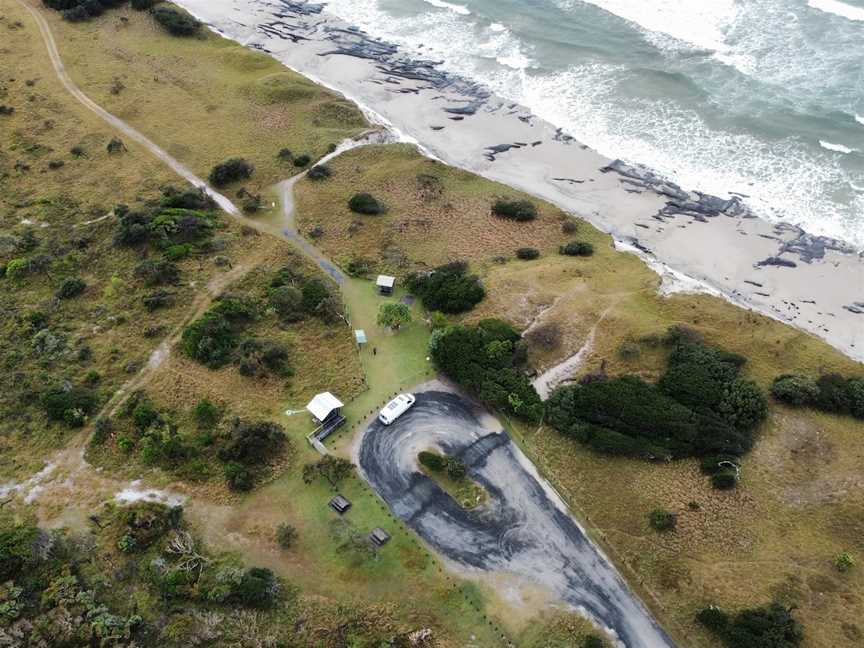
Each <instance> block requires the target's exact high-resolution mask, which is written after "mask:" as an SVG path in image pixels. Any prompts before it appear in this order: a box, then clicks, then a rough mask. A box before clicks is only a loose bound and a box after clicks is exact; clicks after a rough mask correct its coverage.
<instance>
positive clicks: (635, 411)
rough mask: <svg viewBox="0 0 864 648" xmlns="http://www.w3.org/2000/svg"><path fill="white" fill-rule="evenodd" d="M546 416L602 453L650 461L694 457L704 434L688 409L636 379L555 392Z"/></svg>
mask: <svg viewBox="0 0 864 648" xmlns="http://www.w3.org/2000/svg"><path fill="white" fill-rule="evenodd" d="M546 418H547V420H548V421H549V423H550V424H551V425H552V426H553V427H555V428H556V429H558V430H559V431H561V432H564V433H565V434H569V435H571V436H574V437H575V438H577V439H578V440H579V441H581V442H583V443H586V444H588V445H590V446H592V447H593V448H595V449H597V450H599V451H601V452H607V453H612V454H620V455H631V456H639V457H643V458H649V459H660V458H667V457H669V458H679V457H686V456H690V455H692V454H695V453H696V452H695V451H696V448H697V446H698V438H699V435H700V433H701V432H702V431H703V430H701V429H700V426H699V421H698V418H697V417H696V416H695V414H694V413H693V411H692V410H690V409H689V408H688V407H686V406H684V405H681V404H680V403H678V402H676V401H675V400H673V399H672V398H669V397H668V396H666V395H665V394H664V393H663V392H661V391H660V390H659V389H657V388H656V387H655V386H654V385H650V384H648V383H646V382H644V381H643V380H642V379H640V378H638V377H636V376H624V377H621V378H615V379H612V380H601V381H595V382H591V383H589V384H586V385H574V386H565V387H561V388H559V389H556V390H555V391H554V392H553V393H552V395H551V397H550V398H549V400H548V402H547V403H546Z"/></svg>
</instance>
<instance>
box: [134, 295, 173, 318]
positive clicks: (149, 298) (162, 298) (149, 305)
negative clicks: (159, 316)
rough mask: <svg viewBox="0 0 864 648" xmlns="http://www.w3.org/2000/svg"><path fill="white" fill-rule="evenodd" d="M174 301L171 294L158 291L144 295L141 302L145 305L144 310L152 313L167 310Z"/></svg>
mask: <svg viewBox="0 0 864 648" xmlns="http://www.w3.org/2000/svg"><path fill="white" fill-rule="evenodd" d="M173 299H174V296H173V295H172V294H171V293H169V292H167V291H165V290H157V291H156V292H152V293H150V294H148V295H144V296H143V297H142V298H141V302H142V303H143V304H144V308H146V309H147V310H148V311H150V312H151V313H152V312H154V311H157V310H159V309H160V308H167V307H168V306H170V305H171V303H172V301H173Z"/></svg>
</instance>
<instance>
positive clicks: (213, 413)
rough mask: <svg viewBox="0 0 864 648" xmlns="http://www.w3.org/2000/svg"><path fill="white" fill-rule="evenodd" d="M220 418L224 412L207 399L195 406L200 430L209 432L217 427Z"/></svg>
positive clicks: (196, 419)
mask: <svg viewBox="0 0 864 648" xmlns="http://www.w3.org/2000/svg"><path fill="white" fill-rule="evenodd" d="M220 418H222V411H221V410H220V409H219V407H217V406H216V405H214V404H213V403H211V402H210V401H209V400H207V399H206V398H202V399H201V400H200V401H198V403H197V404H196V405H195V421H196V422H197V423H198V427H199V428H201V429H203V430H209V429H211V428H213V427H215V426H216V424H217V423H218V422H219V419H220Z"/></svg>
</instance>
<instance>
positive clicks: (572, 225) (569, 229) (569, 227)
mask: <svg viewBox="0 0 864 648" xmlns="http://www.w3.org/2000/svg"><path fill="white" fill-rule="evenodd" d="M561 231H562V232H563V233H564V234H575V233H576V232H577V231H579V224H578V223H577V222H576V221H575V220H573V219H572V218H568V219H567V220H565V221H564V222H563V223H561Z"/></svg>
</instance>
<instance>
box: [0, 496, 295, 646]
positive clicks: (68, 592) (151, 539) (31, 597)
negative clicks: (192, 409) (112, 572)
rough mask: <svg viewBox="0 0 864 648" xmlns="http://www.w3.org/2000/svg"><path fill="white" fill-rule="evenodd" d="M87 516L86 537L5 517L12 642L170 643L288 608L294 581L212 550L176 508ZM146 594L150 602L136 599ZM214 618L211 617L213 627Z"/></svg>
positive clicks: (2, 562) (2, 566)
mask: <svg viewBox="0 0 864 648" xmlns="http://www.w3.org/2000/svg"><path fill="white" fill-rule="evenodd" d="M91 520H92V521H93V525H92V527H91V529H92V534H90V535H86V536H80V537H79V536H74V535H70V534H68V533H66V532H63V531H46V530H43V529H40V528H38V527H36V526H32V525H27V524H24V525H14V524H13V523H12V522H11V521H10V520H8V519H4V521H3V523H2V525H0V575H2V580H3V582H4V584H3V585H2V586H0V601H2V603H0V616H2V619H0V623H2V628H3V630H2V632H3V634H4V636H7V637H10V638H14V640H13V642H12V644H14V645H20V646H25V645H26V646H48V645H51V646H61V645H62V646H85V645H86V646H132V645H137V646H156V645H164V641H165V639H166V638H169V637H170V643H171V645H201V644H202V642H205V641H206V642H207V643H209V642H210V639H208V637H210V638H216V637H220V638H222V639H226V638H227V637H229V636H232V637H241V636H242V637H244V639H246V638H248V637H249V633H250V632H251V633H252V634H253V635H255V636H257V633H259V632H260V628H255V629H250V628H249V627H248V626H247V627H244V624H242V623H240V619H242V618H245V617H244V616H243V614H242V611H243V610H249V611H252V610H255V611H257V610H271V609H276V608H285V606H286V603H287V602H288V597H289V595H290V596H293V588H289V587H288V586H287V584H286V583H284V582H283V581H282V580H281V579H280V578H278V577H277V576H276V575H275V574H274V573H273V572H271V571H270V570H269V569H264V568H261V567H247V566H245V565H243V564H242V563H240V562H239V561H238V560H237V559H236V558H235V557H232V556H229V555H227V554H219V553H214V552H211V551H210V550H209V549H208V548H207V547H205V546H204V545H203V544H202V543H201V542H200V541H199V540H198V539H197V538H196V537H195V536H194V535H193V534H192V533H191V532H190V531H189V530H188V529H187V526H186V524H185V522H184V520H183V511H182V509H181V508H179V507H169V506H165V505H163V504H157V503H152V502H142V503H136V504H132V505H129V506H125V507H118V506H114V505H106V506H105V507H104V508H103V509H102V510H100V511H98V512H97V514H94V515H92V516H91ZM106 564H114V565H117V568H118V569H121V570H122V572H123V573H124V574H125V575H124V577H123V579H122V581H120V582H121V583H122V586H119V587H118V581H117V580H115V579H113V578H106V577H105V576H106V575H105V573H104V568H105V565H106ZM118 589H120V590H122V593H121V592H120V591H117V590H118ZM129 594H132V596H131V599H130V596H129ZM145 599H146V600H147V605H143V606H142V605H140V604H138V602H139V601H142V600H145ZM238 615H239V616H238ZM208 617H212V620H208ZM182 619H185V620H186V621H185V622H184V623H180V620H182ZM212 621H218V623H217V626H218V628H219V631H218V633H216V634H214V633H213V631H214V628H213V627H210V626H211V625H212ZM160 642H161V643H160ZM12 644H10V645H12ZM262 645H263V644H262Z"/></svg>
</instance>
